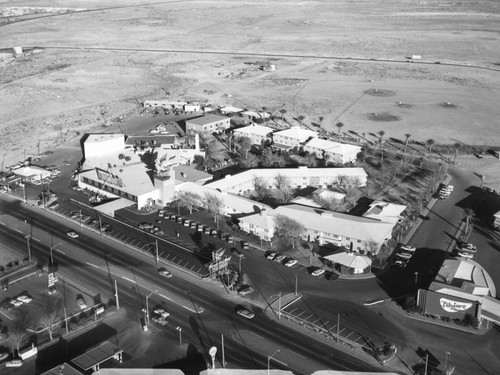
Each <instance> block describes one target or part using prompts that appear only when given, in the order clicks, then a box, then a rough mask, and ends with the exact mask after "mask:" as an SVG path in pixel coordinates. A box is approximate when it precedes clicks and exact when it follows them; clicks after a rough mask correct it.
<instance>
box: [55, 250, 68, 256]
mask: <svg viewBox="0 0 500 375" xmlns="http://www.w3.org/2000/svg"><path fill="white" fill-rule="evenodd" d="M54 251H57V252H58V253H61V254H62V255H66V253H65V252H64V251H62V250H59V249H54Z"/></svg>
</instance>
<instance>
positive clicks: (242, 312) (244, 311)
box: [236, 307, 255, 319]
mask: <svg viewBox="0 0 500 375" xmlns="http://www.w3.org/2000/svg"><path fill="white" fill-rule="evenodd" d="M236 313H237V314H238V315H240V316H242V317H244V318H246V319H253V318H254V317H255V314H254V313H253V312H251V311H250V310H248V309H245V308H244V307H238V308H237V309H236Z"/></svg>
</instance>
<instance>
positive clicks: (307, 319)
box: [303, 314, 313, 321]
mask: <svg viewBox="0 0 500 375" xmlns="http://www.w3.org/2000/svg"><path fill="white" fill-rule="evenodd" d="M312 316H313V314H311V315H308V316H307V318H303V319H304V320H307V321H309V318H310V317H312Z"/></svg>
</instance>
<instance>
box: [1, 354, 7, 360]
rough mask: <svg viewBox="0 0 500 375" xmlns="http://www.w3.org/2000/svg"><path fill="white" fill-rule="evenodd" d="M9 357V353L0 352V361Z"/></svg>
mask: <svg viewBox="0 0 500 375" xmlns="http://www.w3.org/2000/svg"><path fill="white" fill-rule="evenodd" d="M8 357H9V353H0V361H3V360H4V359H6V358H8Z"/></svg>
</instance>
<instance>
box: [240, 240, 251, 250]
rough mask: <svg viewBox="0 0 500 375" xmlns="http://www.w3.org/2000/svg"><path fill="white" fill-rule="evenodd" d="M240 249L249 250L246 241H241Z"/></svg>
mask: <svg viewBox="0 0 500 375" xmlns="http://www.w3.org/2000/svg"><path fill="white" fill-rule="evenodd" d="M241 248H242V249H243V250H250V245H249V244H248V242H247V241H241Z"/></svg>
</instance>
